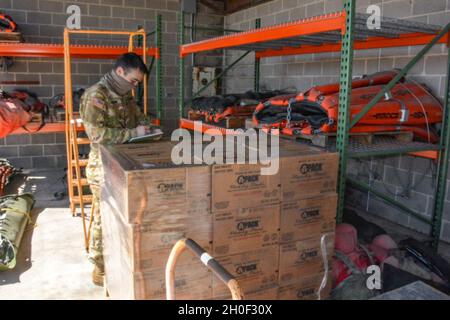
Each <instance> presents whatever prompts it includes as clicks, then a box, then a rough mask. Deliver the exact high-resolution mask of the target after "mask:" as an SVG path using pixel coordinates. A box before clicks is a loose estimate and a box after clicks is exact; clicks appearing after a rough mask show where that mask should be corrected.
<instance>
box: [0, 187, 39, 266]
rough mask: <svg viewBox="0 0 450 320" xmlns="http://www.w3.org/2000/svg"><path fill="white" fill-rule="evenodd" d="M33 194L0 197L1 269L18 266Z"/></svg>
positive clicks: (32, 202) (32, 203) (29, 219)
mask: <svg viewBox="0 0 450 320" xmlns="http://www.w3.org/2000/svg"><path fill="white" fill-rule="evenodd" d="M34 202H35V200H34V197H33V195H32V194H29V193H26V194H23V195H9V196H4V197H0V271H5V270H11V269H13V268H14V267H15V266H16V258H17V252H18V250H19V246H20V241H21V240H22V236H23V233H24V231H25V228H26V226H27V224H28V223H30V222H31V218H30V212H31V209H32V208H33V206H34Z"/></svg>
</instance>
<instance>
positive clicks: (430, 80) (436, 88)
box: [410, 71, 441, 95]
mask: <svg viewBox="0 0 450 320" xmlns="http://www.w3.org/2000/svg"><path fill="white" fill-rule="evenodd" d="M425 73H426V71H425ZM410 78H411V79H414V80H415V81H417V82H420V83H424V84H426V86H427V87H428V88H430V89H431V92H432V93H433V94H436V95H438V94H439V92H440V89H441V77H440V76H419V75H411V76H410Z"/></svg>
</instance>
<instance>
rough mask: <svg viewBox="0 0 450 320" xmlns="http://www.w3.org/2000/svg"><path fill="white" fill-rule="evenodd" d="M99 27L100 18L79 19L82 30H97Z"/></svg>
mask: <svg viewBox="0 0 450 320" xmlns="http://www.w3.org/2000/svg"><path fill="white" fill-rule="evenodd" d="M99 26H100V18H98V17H83V18H81V27H82V28H98V27H99Z"/></svg>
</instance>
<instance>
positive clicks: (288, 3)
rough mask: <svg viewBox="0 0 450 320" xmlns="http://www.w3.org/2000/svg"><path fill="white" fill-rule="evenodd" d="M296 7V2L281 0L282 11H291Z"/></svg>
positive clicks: (294, 0)
mask: <svg viewBox="0 0 450 320" xmlns="http://www.w3.org/2000/svg"><path fill="white" fill-rule="evenodd" d="M297 5H298V1H297V0H283V10H287V9H293V8H295V7H297Z"/></svg>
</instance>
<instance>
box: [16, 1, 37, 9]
mask: <svg viewBox="0 0 450 320" xmlns="http://www.w3.org/2000/svg"><path fill="white" fill-rule="evenodd" d="M38 4H39V2H38V1H36V0H20V1H17V0H14V1H13V2H12V7H13V8H14V9H18V10H29V11H31V10H34V11H38V9H39V8H38Z"/></svg>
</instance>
